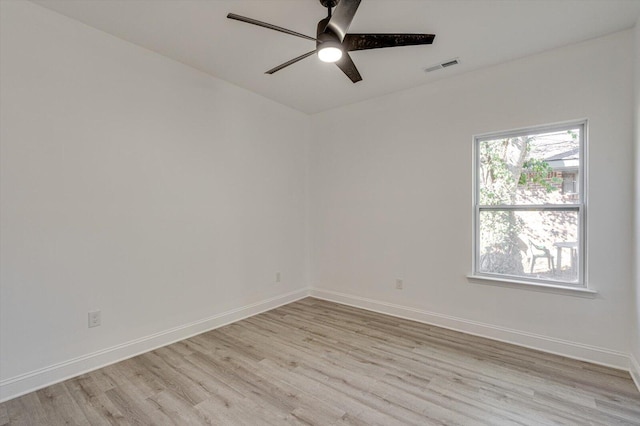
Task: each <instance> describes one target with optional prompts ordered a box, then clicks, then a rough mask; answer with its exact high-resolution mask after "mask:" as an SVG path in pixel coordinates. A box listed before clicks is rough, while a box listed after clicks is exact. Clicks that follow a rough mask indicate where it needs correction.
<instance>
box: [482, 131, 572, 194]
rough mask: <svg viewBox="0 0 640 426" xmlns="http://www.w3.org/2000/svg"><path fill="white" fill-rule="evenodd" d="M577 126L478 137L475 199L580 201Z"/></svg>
mask: <svg viewBox="0 0 640 426" xmlns="http://www.w3.org/2000/svg"><path fill="white" fill-rule="evenodd" d="M580 131H581V127H579V126H576V128H572V129H569V130H562V131H554V132H547V133H537V134H530V135H521V136H515V137H508V138H497V139H492V140H480V141H479V142H478V155H479V162H478V166H479V167H478V184H479V204H480V205H531V204H577V203H579V202H580V193H579V191H580V188H579V186H578V180H577V179H578V170H579V167H580V161H581V158H580V139H581V138H580Z"/></svg>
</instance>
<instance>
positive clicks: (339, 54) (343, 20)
mask: <svg viewBox="0 0 640 426" xmlns="http://www.w3.org/2000/svg"><path fill="white" fill-rule="evenodd" d="M360 1H361V0H320V3H321V4H322V6H323V7H326V8H327V9H328V16H327V17H326V18H324V19H322V20H321V21H320V22H318V28H317V31H316V37H315V38H314V37H310V36H308V35H304V34H300V33H298V32H295V31H291V30H288V29H286V28H282V27H278V26H276V25H272V24H268V23H266V22H262V21H258V20H256V19H252V18H247V17H245V16H240V15H236V14H234V13H230V14H228V15H227V18H229V19H235V20H237V21H242V22H246V23H248V24H253V25H257V26H259V27H264V28H269V29H271V30H275V31H280V32H282V33H285V34H290V35H293V36H296V37H301V38H304V39H307V40H311V41H315V42H316V48H315V49H314V50H312V51H311V52H307V53H305V54H304V55H300V56H298V57H297V58H293V59H291V60H290V61H287V62H285V63H284V64H281V65H278V66H277V67H275V68H272V69H270V70H269V71H267V72H266V74H273V73H275V72H277V71H280V70H281V69H283V68H285V67H288V66H289V65H292V64H295V63H296V62H298V61H301V60H302V59H304V58H307V57H309V56H311V55H313V54H314V53H317V54H318V57H319V58H320V60H321V61H323V62H334V63H335V64H336V65H337V66H338V68H340V69H341V70H342V72H344V73H345V74H346V75H347V77H349V78H350V79H351V81H352V82H354V83H357V82H358V81H360V80H362V77H361V76H360V73H359V72H358V69H357V68H356V65H355V64H354V63H353V60H352V59H351V57H350V56H349V52H352V51H354V50H368V49H381V48H383V47H397V46H414V45H420V44H432V43H433V39H434V38H435V35H434V34H348V33H347V31H348V30H349V26H350V25H351V21H353V17H354V16H355V14H356V11H357V10H358V6H360ZM334 7H335V10H334V11H333V13H332V10H331V9H333V8H334Z"/></svg>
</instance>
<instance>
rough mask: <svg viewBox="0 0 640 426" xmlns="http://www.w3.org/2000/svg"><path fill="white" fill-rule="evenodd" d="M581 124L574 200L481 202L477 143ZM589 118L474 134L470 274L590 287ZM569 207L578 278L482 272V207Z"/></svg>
mask: <svg viewBox="0 0 640 426" xmlns="http://www.w3.org/2000/svg"><path fill="white" fill-rule="evenodd" d="M575 128H580V138H579V158H580V161H579V164H578V179H576V184H577V186H578V188H579V191H578V193H579V199H578V200H577V202H576V203H575V204H536V205H524V204H518V205H480V204H479V200H480V187H481V182H480V176H479V173H480V143H482V142H483V141H489V140H494V139H504V138H511V137H517V136H525V135H527V136H530V135H535V134H541V133H550V132H554V131H562V130H569V129H575ZM587 144H588V121H587V119H581V120H572V121H565V122H560V123H554V124H546V125H538V126H530V127H524V128H519V129H512V130H507V131H498V132H490V133H483V134H478V135H475V136H473V174H472V179H473V197H472V198H473V203H472V205H473V244H472V251H473V253H472V254H473V256H472V273H471V275H470V276H469V277H470V278H478V279H483V280H492V281H495V282H499V283H513V284H518V285H522V284H524V285H526V286H537V287H549V288H556V289H567V290H577V291H590V290H589V288H588V285H587V284H588V279H587V270H588V268H587V235H586V234H587V232H586V230H587V198H588V182H587V181H588V170H587V169H588V167H587V165H588V162H587V158H588V157H587V151H588V150H587V146H588V145H587ZM509 210H510V211H569V212H576V213H577V217H578V241H577V243H578V246H577V251H578V256H577V263H578V265H577V274H578V277H577V278H578V279H577V281H571V282H570V281H561V280H551V279H544V278H536V277H522V276H518V275H509V274H501V273H491V272H481V271H480V270H479V265H480V255H481V250H480V247H479V245H480V214H481V212H483V211H509Z"/></svg>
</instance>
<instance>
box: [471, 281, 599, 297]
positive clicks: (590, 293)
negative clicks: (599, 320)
mask: <svg viewBox="0 0 640 426" xmlns="http://www.w3.org/2000/svg"><path fill="white" fill-rule="evenodd" d="M467 278H468V279H469V280H470V281H477V282H478V284H486V285H496V286H499V287H511V288H521V289H525V290H532V291H542V292H546V293H558V294H564V295H567V296H577V297H587V298H591V299H593V298H595V297H596V296H597V295H598V292H597V291H595V290H591V289H588V288H585V287H569V286H564V285H556V284H547V283H535V282H531V281H519V280H515V279H507V278H499V277H493V276H488V275H467Z"/></svg>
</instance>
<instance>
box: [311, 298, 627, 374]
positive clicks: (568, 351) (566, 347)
mask: <svg viewBox="0 0 640 426" xmlns="http://www.w3.org/2000/svg"><path fill="white" fill-rule="evenodd" d="M310 295H311V296H312V297H315V298H318V299H324V300H328V301H331V302H336V303H342V304H344V305H349V306H354V307H356V308H362V309H367V310H369V311H374V312H379V313H383V314H387V315H393V316H395V317H399V318H405V319H409V320H413V321H418V322H422V323H425V324H430V325H435V326H438V327H443V328H447V329H450V330H455V331H461V332H463V333H468V334H473V335H475V336H480V337H486V338H489V339H493V340H498V341H501V342H505V343H511V344H514V345H518V346H523V347H527V348H531V349H537V350H540V351H543V352H549V353H552V354H556V355H562V356H565V357H568V358H574V359H578V360H581V361H588V362H592V363H595V364H600V365H604V366H607V367H613V368H617V369H620V370H628V368H629V355H628V354H626V353H623V352H617V351H612V350H609V349H604V348H599V347H596V346H590V345H585V344H582V343H576V342H570V341H568V340H562V339H556V338H553V337H548V336H543V335H539V334H534V333H528V332H524V331H519V330H514V329H509V328H505V327H498V326H495V325H491V324H484V323H480V322H477V321H470V320H467V319H464V318H457V317H453V316H450V315H443V314H438V313H434V312H428V311H424V310H421V309H416V308H410V307H406V306H401V305H396V304H393V303H387V302H382V301H378V300H372V299H367V298H364V297H359V296H353V295H350V294H344V293H338V292H334V291H329V290H322V289H318V288H312V289H311V293H310ZM638 368H639V367H638V366H637V363H636V371H637V372H640V369H638ZM639 378H640V376H639V377H636V378H635V379H636V380H638V379H639ZM637 383H638V382H636V384H637Z"/></svg>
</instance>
